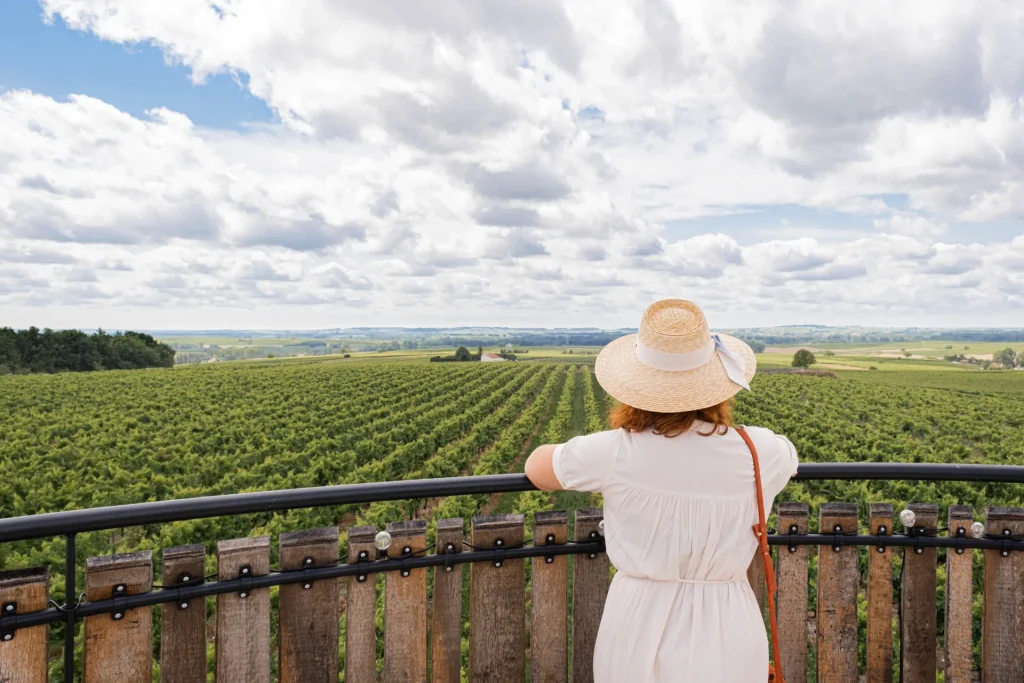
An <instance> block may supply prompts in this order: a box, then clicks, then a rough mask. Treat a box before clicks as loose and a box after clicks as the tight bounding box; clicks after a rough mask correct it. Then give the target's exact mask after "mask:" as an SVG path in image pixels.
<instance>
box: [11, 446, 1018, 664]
mask: <svg viewBox="0 0 1024 683" xmlns="http://www.w3.org/2000/svg"><path fill="white" fill-rule="evenodd" d="M794 478H795V479H797V480H886V481H895V480H903V481H968V482H986V483H988V482H999V483H1017V484H1024V466H1012V465H975V464H965V465H956V464H925V463H806V464H802V465H800V467H799V471H798V473H797V474H796V476H795V477H794ZM531 490H535V487H534V486H533V485H532V484H531V483H530V481H529V480H528V479H527V478H526V476H525V475H522V474H504V475H492V476H479V477H454V478H439V479H424V480H405V481H396V482H376V483H365V484H353V485H343V486H324V487H315V488H298V489H286V490H278V491H257V492H251V493H239V494H232V495H222V496H205V497H198V498H184V499H178V500H167V501H155V502H147V503H136V504H129V505H117V506H111V507H101V508H92V509H85V510H67V511H61V512H52V513H45V514H38V515H30V516H24V517H15V518H7V519H0V543H10V542H14V541H23V540H29V539H38V538H49V537H55V536H64V537H65V538H66V541H67V550H66V559H65V568H64V569H65V572H64V574H65V582H66V583H65V595H66V596H68V600H67V601H68V604H66V605H64V606H60V607H50V608H48V609H43V610H37V611H34V612H28V613H19V614H16V615H15V616H13V617H11V616H9V615H5V614H0V634H4V635H5V636H6V634H14V633H15V632H16V631H17V629H21V628H28V627H32V626H36V625H41V624H47V623H51V622H55V621H65V622H66V623H67V628H66V631H65V637H66V643H65V680H67V681H70V680H72V678H71V676H72V674H73V670H74V660H73V656H74V628H73V626H74V622H75V621H76V620H78V619H82V618H85V617H88V616H92V615H97V614H104V613H111V614H115V615H116V614H119V613H123V612H124V611H126V610H129V609H135V608H140V607H146V606H150V605H157V604H162V603H171V602H181V601H185V602H187V601H188V600H191V599H198V598H204V597H206V596H212V595H223V594H228V593H237V592H239V591H247V590H254V589H259V588H265V587H269V586H281V585H288V584H292V583H311V582H313V581H319V580H324V579H332V578H338V577H344V576H357V577H359V578H360V580H363V577H365V576H367V575H372V574H376V573H381V572H395V571H401V572H403V576H404V575H407V572H408V571H410V570H412V569H417V568H424V567H431V566H434V567H441V566H446V567H450V566H452V565H457V564H464V563H478V562H492V563H496V564H495V566H500V563H501V562H502V561H504V560H506V559H507V560H510V561H511V560H514V559H522V558H529V557H538V558H539V557H546V558H549V557H555V556H560V555H573V554H581V553H586V554H588V555H589V556H590V557H591V558H593V557H595V555H596V554H599V553H602V552H603V548H604V545H603V538H599V537H598V536H597V534H596V532H595V533H592V534H590V536H589V537H588V538H585V539H583V540H582V541H579V542H575V543H562V544H559V545H557V546H552V545H547V546H537V545H534V546H527V545H520V546H516V547H508V548H484V549H481V548H472V551H471V552H461V553H458V554H457V555H456V554H454V553H452V554H449V553H447V552H446V553H435V554H429V555H428V554H423V555H416V556H412V555H409V556H406V557H404V558H388V557H386V556H385V557H382V558H378V559H376V560H372V561H371V560H360V561H359V562H349V563H348V564H333V565H331V566H318V567H313V568H307V569H301V570H290V571H277V572H273V573H270V574H265V575H262V576H251V577H246V578H236V579H230V580H220V581H213V582H189V581H186V582H184V583H179V584H176V585H172V586H166V587H164V588H161V589H159V590H149V591H147V592H143V593H139V594H134V595H125V596H123V597H120V598H117V597H115V598H111V599H108V600H96V601H88V602H79V603H76V604H71V603H72V599H73V596H75V595H77V590H76V586H75V581H76V578H75V577H76V557H75V537H76V535H77V534H79V533H84V532H90V531H100V530H104V529H114V528H123V527H129V526H140V525H148V524H160V523H165V522H173V521H179V520H190V519H201V518H208V517H219V516H229V515H242V514H252V513H262V512H272V511H282V510H290V509H298V508H312V507H323V506H340V505H359V504H364V503H371V502H376V501H387V500H409V499H420V498H439V497H445V496H458V495H476V494H495V493H506V492H518V491H531ZM911 525H912V523H911ZM855 526H856V525H854V527H855ZM913 531H914V530H913V529H908V532H907V533H904V534H895V533H892V530H891V529H890V530H889V531H888V532H886V530H885V528H884V527H883V532H884V533H882V534H877V533H876V534H873V535H861V534H860V532H859V531H856V530H852V531H847V532H846V533H840V532H839V529H838V528H837V530H836V532H835V533H816V534H811V533H796V532H795V527H790V528H789V533H777V534H774V533H773V534H771V536H770V541H769V542H770V543H771V544H773V545H781V546H789V549H790V552H795V549H796V547H797V546H805V545H821V546H832V547H833V548H834V549H836V550H837V551H838V549H839V548H841V547H843V546H877V547H878V548H879V549H884V548H885V547H888V546H897V547H899V546H902V547H914V548H915V549H916V552H918V553H920V552H921V551H922V550H923V549H924V548H936V547H948V548H955V549H956V550H957V553H962V552H963V551H964V550H967V549H983V550H996V551H1000V553H1001V554H1002V555H1003V556H1004V557H1005V556H1007V555H1008V554H1009V553H1010V552H1011V551H1019V550H1022V549H1024V539H1022V538H1019V537H1017V536H1010V535H1008V532H1004V533H1007V535H1006V536H1004V537H996V536H993V535H989V534H982V535H980V537H973V538H972V537H968V536H967V534H966V533H963V532H964V529H960V530H959V532H960V533H959V534H958V535H956V536H953V535H950V536H945V537H942V536H938V535H936V534H935V533H934V531H932V532H931V533H913ZM920 531H922V532H924V531H925V530H923V529H922V530H920ZM460 533H461V532H460ZM243 595H244V594H243ZM116 618H117V617H116V616H115V619H116Z"/></svg>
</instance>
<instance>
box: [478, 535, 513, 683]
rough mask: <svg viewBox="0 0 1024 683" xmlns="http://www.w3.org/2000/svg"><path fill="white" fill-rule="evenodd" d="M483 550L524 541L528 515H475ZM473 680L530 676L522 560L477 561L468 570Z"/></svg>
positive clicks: (495, 682)
mask: <svg viewBox="0 0 1024 683" xmlns="http://www.w3.org/2000/svg"><path fill="white" fill-rule="evenodd" d="M472 531H473V535H472V539H473V540H472V545H473V547H474V548H476V549H478V550H482V549H492V548H493V549H495V550H498V551H500V550H501V549H502V548H510V547H515V546H519V545H522V543H523V531H524V517H523V515H491V516H482V517H474V518H473V521H472ZM469 585H470V588H469V624H470V628H469V680H470V683H513V682H515V683H519V682H521V681H522V680H523V679H524V678H525V676H526V651H525V650H526V575H525V567H524V565H523V561H522V560H509V559H504V560H502V559H496V560H495V561H494V562H474V563H473V564H472V566H471V568H470V570H469Z"/></svg>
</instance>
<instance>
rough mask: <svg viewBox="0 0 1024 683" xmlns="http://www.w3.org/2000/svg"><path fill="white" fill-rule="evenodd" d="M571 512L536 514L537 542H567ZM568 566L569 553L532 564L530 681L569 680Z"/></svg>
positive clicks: (554, 682) (534, 521)
mask: <svg viewBox="0 0 1024 683" xmlns="http://www.w3.org/2000/svg"><path fill="white" fill-rule="evenodd" d="M568 533H569V514H568V513H567V512H566V511H565V510H551V511H546V512H537V513H534V515H533V545H534V546H537V547H543V546H545V545H564V544H565V542H566V541H567V540H568ZM568 569H569V558H568V557H566V556H565V555H561V556H554V555H552V556H550V557H535V558H533V562H532V565H531V572H530V575H531V578H532V588H531V592H530V611H531V619H530V624H531V626H530V681H531V683H565V682H566V681H568V675H569V667H568V657H567V655H568V651H569V642H568V598H567V596H568V584H567V578H568Z"/></svg>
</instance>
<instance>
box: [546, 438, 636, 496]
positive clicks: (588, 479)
mask: <svg viewBox="0 0 1024 683" xmlns="http://www.w3.org/2000/svg"><path fill="white" fill-rule="evenodd" d="M619 435H620V432H619V430H614V431H607V432H597V433H595V434H587V435H586V436H577V437H574V438H572V439H569V441H567V442H565V443H563V444H560V445H559V446H557V447H556V448H555V452H554V455H552V458H551V465H552V467H553V468H554V470H555V476H556V477H558V483H560V484H561V485H562V488H564V489H568V490H571V491H590V492H599V491H601V490H602V489H604V488H605V487H606V486H607V485H608V484H609V483H610V482H611V479H612V475H613V472H614V470H615V458H616V456H617V455H618V449H619Z"/></svg>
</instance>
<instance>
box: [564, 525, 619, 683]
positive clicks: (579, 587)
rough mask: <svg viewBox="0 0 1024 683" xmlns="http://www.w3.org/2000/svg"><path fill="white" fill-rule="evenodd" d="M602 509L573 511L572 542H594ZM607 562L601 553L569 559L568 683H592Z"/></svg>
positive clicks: (608, 573)
mask: <svg viewBox="0 0 1024 683" xmlns="http://www.w3.org/2000/svg"><path fill="white" fill-rule="evenodd" d="M602 519H604V510H601V509H599V508H598V509H591V510H577V511H576V541H577V542H582V541H593V540H596V539H597V535H598V529H599V527H600V524H601V520H602ZM610 566H611V565H610V563H609V561H608V555H607V554H605V553H593V554H587V555H576V556H574V558H573V583H572V590H573V596H572V601H573V611H572V680H573V683H593V682H594V644H595V643H596V642H597V629H598V627H599V626H600V625H601V615H602V614H604V601H605V598H606V597H608V582H609V575H610Z"/></svg>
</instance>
